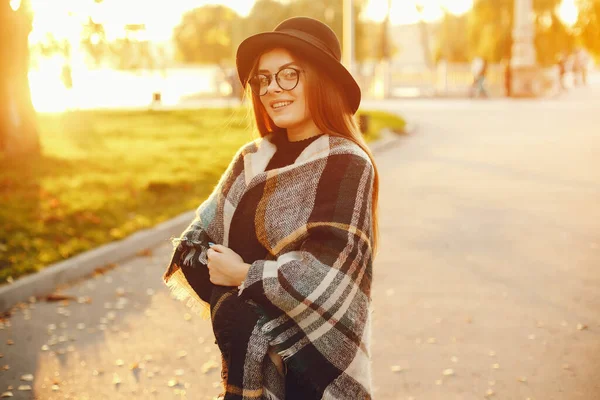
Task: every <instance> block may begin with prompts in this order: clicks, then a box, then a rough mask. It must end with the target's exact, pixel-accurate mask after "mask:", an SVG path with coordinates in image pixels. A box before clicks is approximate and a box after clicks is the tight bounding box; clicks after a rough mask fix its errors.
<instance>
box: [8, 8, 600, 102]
mask: <svg viewBox="0 0 600 400" xmlns="http://www.w3.org/2000/svg"><path fill="white" fill-rule="evenodd" d="M522 2H523V1H522V0H520V1H519V3H522ZM10 3H11V6H13V8H15V7H19V6H28V7H29V8H30V12H31V16H32V26H31V32H30V34H29V49H30V60H29V66H30V72H29V79H30V86H31V95H32V101H33V104H34V107H35V109H36V110H37V111H61V110H64V109H66V108H68V107H77V108H84V109H87V108H98V107H111V108H114V107H136V106H145V105H147V104H148V103H149V102H150V100H151V99H152V98H153V97H152V96H153V93H160V99H161V101H162V104H165V105H175V104H181V103H186V102H193V101H195V100H198V99H206V98H215V97H227V96H234V97H235V96H237V95H238V91H239V85H238V84H237V81H236V77H235V75H234V60H235V50H236V48H237V45H238V44H239V43H240V41H241V40H243V38H245V37H247V36H248V35H250V34H253V33H257V32H261V31H267V30H272V29H273V28H274V27H275V25H276V24H277V23H278V22H279V21H281V20H283V19H285V18H287V17H291V16H297V15H307V16H311V17H314V18H318V19H320V20H322V21H324V22H326V23H327V24H329V25H330V26H331V27H332V28H333V29H334V30H335V31H336V33H337V34H338V36H339V37H340V38H343V37H344V32H343V7H344V5H343V3H344V2H343V1H342V0H323V1H318V2H315V1H310V0H279V1H278V0H257V1H251V0H228V1H199V0H179V1H176V2H144V1H141V0H127V1H116V0H55V1H52V2H49V1H46V0H30V1H29V4H25V3H24V4H22V5H21V4H20V1H18V0H12V1H11V2H10ZM525 3H531V8H532V10H533V19H532V26H533V31H534V37H533V44H534V46H535V51H536V53H535V54H536V62H537V64H538V66H539V67H540V74H543V76H544V80H543V83H542V88H543V90H544V91H552V90H556V89H558V88H559V85H560V82H559V80H560V71H561V68H564V69H565V70H566V71H565V72H566V74H567V76H566V77H565V78H566V85H575V84H577V83H578V82H579V80H578V78H577V74H578V73H579V72H580V71H583V70H584V68H591V67H592V66H593V63H594V58H596V59H597V58H598V57H599V55H600V2H598V1H597V0H533V1H531V0H529V1H528V2H527V1H526V2H525ZM352 7H353V9H354V15H353V17H354V18H353V21H352V24H353V26H352V33H353V39H354V40H353V43H352V45H353V46H354V48H353V57H352V66H351V68H352V71H353V73H354V74H355V76H356V77H357V79H358V80H359V81H360V83H361V86H362V89H363V92H364V94H365V97H366V98H385V97H403V96H412V97H414V96H466V95H467V94H468V89H469V87H470V85H471V84H472V82H473V68H474V67H473V63H474V62H476V61H477V60H479V59H485V60H486V61H487V62H488V63H489V64H488V71H487V72H488V74H487V85H488V92H489V94H490V95H504V94H505V90H504V88H505V85H504V79H505V72H506V71H505V69H506V65H507V64H509V63H510V61H511V56H512V54H511V53H512V51H513V38H514V35H515V34H514V30H515V29H514V19H515V18H514V15H515V12H514V10H515V3H514V1H513V0H476V1H473V0H395V1H392V0H355V1H354V2H353V6H352ZM345 46H346V47H348V45H347V42H346V44H345ZM345 50H346V51H347V50H348V49H345Z"/></svg>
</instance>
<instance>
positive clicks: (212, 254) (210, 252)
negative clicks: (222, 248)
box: [206, 249, 219, 260]
mask: <svg viewBox="0 0 600 400" xmlns="http://www.w3.org/2000/svg"><path fill="white" fill-rule="evenodd" d="M217 254H219V253H217V252H216V251H215V250H213V249H208V251H207V252H206V257H207V258H208V259H209V260H210V259H211V258H213V257H215V256H216V255H217Z"/></svg>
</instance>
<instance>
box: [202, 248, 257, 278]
mask: <svg viewBox="0 0 600 400" xmlns="http://www.w3.org/2000/svg"><path fill="white" fill-rule="evenodd" d="M206 255H207V258H208V264H207V265H208V273H209V275H210V281H211V282H212V283H213V284H215V285H219V286H239V285H241V284H242V282H243V281H244V279H246V275H248V270H249V269H250V264H246V263H244V260H242V257H240V256H239V254H237V253H236V252H235V251H233V250H231V249H230V248H228V247H225V246H222V245H220V244H215V245H213V246H212V247H211V248H210V249H208V252H207V253H206Z"/></svg>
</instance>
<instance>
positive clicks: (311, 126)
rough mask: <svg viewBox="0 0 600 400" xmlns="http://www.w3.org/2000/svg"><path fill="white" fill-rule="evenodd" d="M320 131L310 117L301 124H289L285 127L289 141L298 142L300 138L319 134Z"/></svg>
mask: <svg viewBox="0 0 600 400" xmlns="http://www.w3.org/2000/svg"><path fill="white" fill-rule="evenodd" d="M321 133H322V132H321V131H320V130H319V128H318V127H317V125H315V123H314V121H313V120H312V119H309V120H308V121H306V122H305V123H303V124H302V125H299V126H290V127H288V128H287V137H288V140H289V141H290V142H298V141H300V140H304V139H308V138H311V137H313V136H317V135H320V134H321Z"/></svg>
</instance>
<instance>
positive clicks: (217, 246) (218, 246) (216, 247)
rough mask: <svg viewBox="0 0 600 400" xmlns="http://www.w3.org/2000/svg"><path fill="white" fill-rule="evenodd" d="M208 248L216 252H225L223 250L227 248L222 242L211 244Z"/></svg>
mask: <svg viewBox="0 0 600 400" xmlns="http://www.w3.org/2000/svg"><path fill="white" fill-rule="evenodd" d="M210 249H211V250H214V251H216V252H217V253H223V252H225V251H226V250H227V249H228V248H227V247H225V246H223V245H222V244H213V245H212V246H211V247H210Z"/></svg>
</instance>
